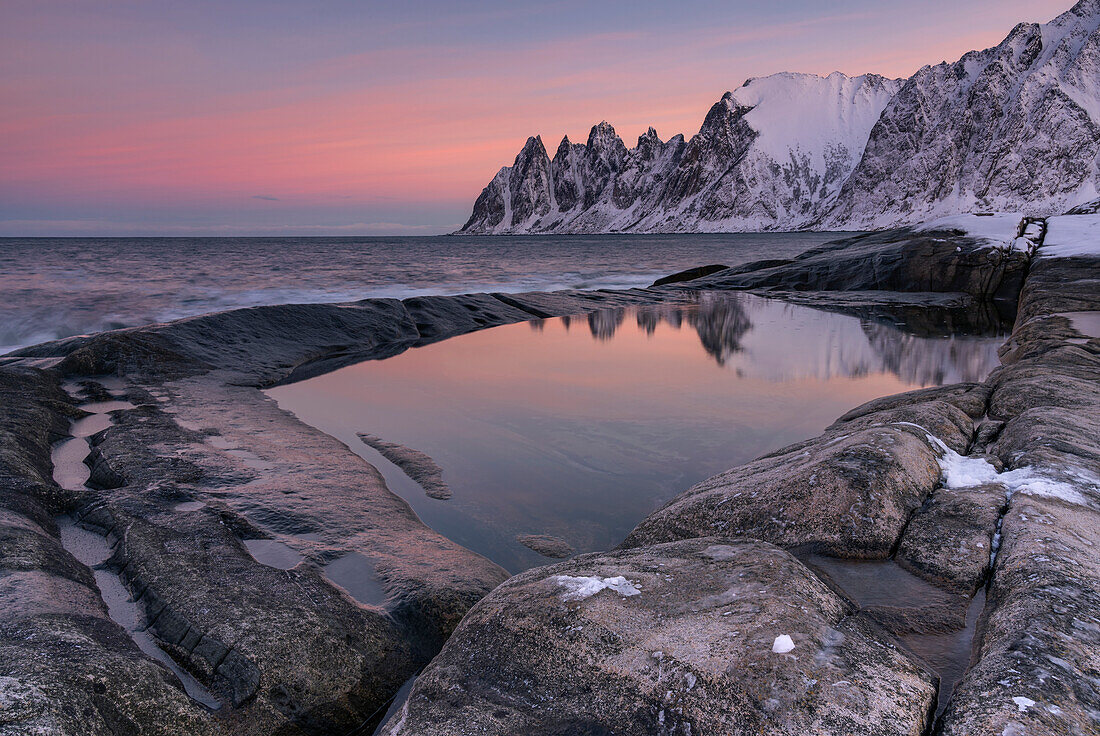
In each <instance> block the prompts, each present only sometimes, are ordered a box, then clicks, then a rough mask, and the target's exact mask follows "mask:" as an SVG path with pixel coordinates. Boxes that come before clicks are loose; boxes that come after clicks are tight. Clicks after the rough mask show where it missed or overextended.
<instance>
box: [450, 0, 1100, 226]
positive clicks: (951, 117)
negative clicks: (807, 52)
mask: <svg viewBox="0 0 1100 736" xmlns="http://www.w3.org/2000/svg"><path fill="white" fill-rule="evenodd" d="M1097 80H1100V2H1098V0H1080V2H1078V3H1077V5H1075V6H1074V7H1073V8H1072V9H1071V10H1069V11H1067V12H1066V13H1063V14H1062V15H1060V16H1059V17H1058V18H1056V19H1055V20H1053V21H1051V22H1049V23H1046V24H1043V25H1040V24H1036V23H1024V24H1020V25H1019V26H1017V27H1016V28H1015V29H1013V30H1012V32H1011V33H1010V34H1009V35H1008V37H1007V38H1006V39H1005V40H1004V41H1003V42H1002V43H1001V44H999V45H998V46H996V47H994V48H991V49H986V50H984V51H974V52H971V53H968V54H966V55H965V56H963V57H962V58H961V59H960V60H958V61H956V62H954V63H946V62H945V63H942V64H938V65H936V66H927V67H924V68H923V69H921V70H920V71H918V72H917V73H916V74H914V75H913V76H912V77H910V78H909V79H908V80H904V81H903V80H889V79H884V78H882V77H879V76H876V75H874V74H867V75H863V76H859V77H846V76H844V75H842V74H839V73H834V74H831V75H829V76H828V77H825V78H821V77H817V76H814V75H808V74H790V73H783V74H776V75H773V76H770V77H765V78H761V79H750V80H749V81H747V82H746V83H745V84H744V86H742V87H741V88H739V89H737V90H735V91H733V92H727V93H726V94H725V95H724V96H723V97H722V99H721V100H720V101H719V102H717V103H716V104H715V105H714V106H713V107H712V108H711V109H710V111H709V112H708V113H707V115H706V118H705V120H704V121H703V125H702V127H701V128H700V130H699V133H698V134H697V135H695V136H693V137H692V138H691V140H690V141H687V142H685V140H684V137H683V136H680V135H677V136H674V137H673V138H672V139H670V140H669V141H667V142H662V141H661V140H660V139H659V138H658V137H657V134H656V132H655V131H654V130H653V129H652V128H651V129H650V130H649V131H648V132H647V133H646V134H645V135H643V136H641V137H640V138H639V139H638V144H637V146H635V147H634V148H632V149H627V148H626V146H625V145H624V143H623V142H622V140H621V139H620V138H619V137H618V136H617V135H616V134H615V132H614V130H613V129H612V128H611V126H610V125H608V124H607V123H600V124H599V125H597V126H595V127H594V128H592V132H591V134H590V135H589V138H588V142H587V143H586V144H584V145H579V144H572V143H570V142H569V140H568V138H566V139H564V140H562V142H561V145H560V146H558V148H557V151H556V152H555V154H554V156H553V158H550V157H549V156H548V155H547V151H546V149H545V148H544V146H543V143H542V140H541V138H531V139H529V140H528V141H527V144H526V145H525V146H524V148H523V150H522V151H521V152H520V154H519V155H518V156H517V157H516V160H515V163H514V164H513V165H512V166H511V167H505V168H503V169H501V170H500V171H499V172H498V173H497V175H496V176H495V177H494V178H493V180H492V181H491V182H490V184H489V186H487V187H486V188H485V190H484V191H483V192H482V193H481V196H479V197H478V199H477V201H476V203H475V204H474V210H473V213H472V215H471V216H470V219H469V221H468V222H467V223H466V224H465V225H464V226H463V228H462V232H464V233H472V234H510V233H511V234H515V233H594V232H658V233H659V232H733V231H756V230H798V229H820V230H824V229H840V230H864V229H873V228H881V227H897V226H899V225H904V224H914V223H916V222H920V221H923V220H926V219H929V218H930V217H933V216H938V215H942V214H951V213H956V212H970V211H991V210H1008V211H1020V210H1023V209H1027V210H1028V211H1030V212H1033V213H1035V214H1046V215H1053V214H1056V213H1059V212H1063V211H1065V210H1066V209H1068V208H1069V207H1072V206H1074V205H1077V204H1079V203H1081V202H1082V201H1084V200H1088V199H1092V198H1095V196H1096V193H1097V188H1098V183H1097V182H1098V178H1097V177H1098V168H1100V82H1098V81H1097Z"/></svg>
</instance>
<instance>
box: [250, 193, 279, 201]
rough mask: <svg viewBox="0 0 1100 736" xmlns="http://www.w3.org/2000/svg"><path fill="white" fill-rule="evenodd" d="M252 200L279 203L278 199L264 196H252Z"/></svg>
mask: <svg viewBox="0 0 1100 736" xmlns="http://www.w3.org/2000/svg"><path fill="white" fill-rule="evenodd" d="M252 199H263V200H265V201H268V202H278V201H279V198H278V197H269V196H267V195H266V194H253V195H252Z"/></svg>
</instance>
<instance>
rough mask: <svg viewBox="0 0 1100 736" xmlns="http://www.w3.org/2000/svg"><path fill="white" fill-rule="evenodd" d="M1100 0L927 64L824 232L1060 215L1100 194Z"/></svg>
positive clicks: (879, 130)
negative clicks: (967, 217) (1003, 215)
mask: <svg viewBox="0 0 1100 736" xmlns="http://www.w3.org/2000/svg"><path fill="white" fill-rule="evenodd" d="M1098 29H1100V0H1082V2H1079V3H1078V4H1077V5H1076V6H1074V8H1073V9H1071V10H1070V11H1068V12H1066V13H1063V14H1062V15H1060V16H1059V17H1058V18H1056V19H1054V20H1053V21H1051V22H1050V23H1046V24H1044V25H1039V24H1036V23H1021V24H1020V25H1018V26H1016V27H1015V28H1014V29H1012V32H1011V33H1010V34H1009V35H1008V38H1006V39H1005V40H1004V41H1003V42H1001V43H1000V45H998V46H995V47H994V48H991V49H986V50H985V51H972V52H970V53H969V54H966V55H965V56H963V57H962V59H960V60H959V61H957V62H955V63H953V64H947V63H944V64H939V65H937V66H926V67H924V68H923V69H921V70H920V71H918V72H917V73H916V74H914V75H913V76H912V77H911V78H910V79H909V81H907V82H906V83H905V86H904V87H902V89H901V91H900V92H899V93H898V94H897V96H896V97H895V98H894V99H893V100H891V102H890V104H889V105H887V106H886V109H885V110H884V111H883V113H882V117H881V118H880V119H879V121H878V122H877V123H876V124H875V126H874V128H873V129H872V130H871V135H870V139H869V141H868V143H867V148H866V150H865V151H864V154H863V159H862V160H861V161H860V163H859V166H857V167H856V170H855V171H854V172H853V173H852V175H851V177H850V178H849V179H848V182H847V183H846V184H845V185H844V190H843V192H841V195H840V197H839V199H838V202H837V205H836V207H835V208H834V210H833V211H832V212H830V213H829V215H828V216H827V217H825V218H824V221H823V224H824V225H825V226H826V227H858V228H879V227H890V226H892V225H894V224H897V223H912V222H917V221H921V220H927V219H930V218H933V217H939V216H943V215H949V214H955V213H959V212H972V211H979V210H990V211H995V210H1000V211H1006V210H1015V211H1019V210H1028V211H1030V212H1034V213H1035V214H1042V215H1052V214H1057V213H1059V212H1062V211H1064V210H1066V209H1067V208H1069V207H1072V206H1074V205H1077V204H1079V203H1080V202H1082V201H1084V200H1089V199H1093V198H1095V197H1096V195H1097V170H1098V167H1100V30H1098Z"/></svg>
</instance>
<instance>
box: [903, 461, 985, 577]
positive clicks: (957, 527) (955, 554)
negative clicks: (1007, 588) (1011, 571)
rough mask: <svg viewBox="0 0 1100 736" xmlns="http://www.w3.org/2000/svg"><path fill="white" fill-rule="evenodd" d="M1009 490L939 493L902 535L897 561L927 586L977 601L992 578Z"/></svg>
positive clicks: (966, 490) (941, 490)
mask: <svg viewBox="0 0 1100 736" xmlns="http://www.w3.org/2000/svg"><path fill="white" fill-rule="evenodd" d="M1004 505H1005V489H1004V488H1003V487H1002V486H1000V485H998V484H996V483H993V484H990V485H988V486H985V487H980V488H967V489H962V490H952V489H948V488H941V489H939V490H938V491H936V492H935V493H934V494H932V497H931V498H929V499H928V502H927V503H925V505H924V506H922V507H921V509H920V510H918V511H917V512H916V513H915V514H914V515H913V518H912V520H911V521H910V522H909V525H908V526H907V527H906V528H905V533H904V534H903V535H902V538H901V544H900V545H899V546H898V551H897V559H898V562H900V563H901V564H902V565H903V566H905V567H907V568H909V569H910V570H913V571H914V572H916V573H917V574H919V575H920V576H921V577H923V578H925V579H926V580H932V581H934V582H936V583H937V584H938V585H941V586H943V587H945V588H947V589H949V590H955V591H958V592H959V593H962V594H965V595H968V596H970V595H973V594H974V593H975V592H976V591H977V589H978V588H979V587H980V586H982V585H984V584H985V580H986V576H987V575H988V574H989V565H990V559H991V557H992V550H993V543H994V539H993V538H994V534H995V532H996V529H997V523H998V521H999V520H1000V517H1001V511H1002V509H1003V507H1004Z"/></svg>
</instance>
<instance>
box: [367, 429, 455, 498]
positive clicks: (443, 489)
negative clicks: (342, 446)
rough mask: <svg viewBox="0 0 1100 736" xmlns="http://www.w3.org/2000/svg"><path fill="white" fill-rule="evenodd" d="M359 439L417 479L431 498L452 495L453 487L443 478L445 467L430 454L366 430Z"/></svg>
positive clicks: (418, 483) (417, 482)
mask: <svg viewBox="0 0 1100 736" xmlns="http://www.w3.org/2000/svg"><path fill="white" fill-rule="evenodd" d="M359 439H361V440H363V443H364V444H366V445H369V446H371V447H373V448H374V449H376V450H378V452H380V453H381V454H382V457H384V458H386V459H387V460H389V461H390V462H391V463H393V464H394V465H396V466H397V467H399V468H401V470H402V471H403V472H404V473H405V475H407V476H409V477H410V478H412V479H413V480H414V481H416V484H417V485H419V486H420V487H421V488H423V489H424V493H425V494H427V495H428V496H430V497H431V498H436V499H439V500H441V501H443V500H446V499H448V498H450V497H451V489H450V487H449V486H448V485H447V484H446V482H444V480H443V468H441V467H439V466H438V465H436V464H435V460H432V458H431V457H430V456H428V455H426V454H424V453H423V452H420V451H419V450H414V449H412V448H411V447H405V446H404V445H399V444H397V443H396V442H386V441H385V440H384V439H382V438H381V437H376V436H374V435H373V434H367V433H365V432H360V433H359Z"/></svg>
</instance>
